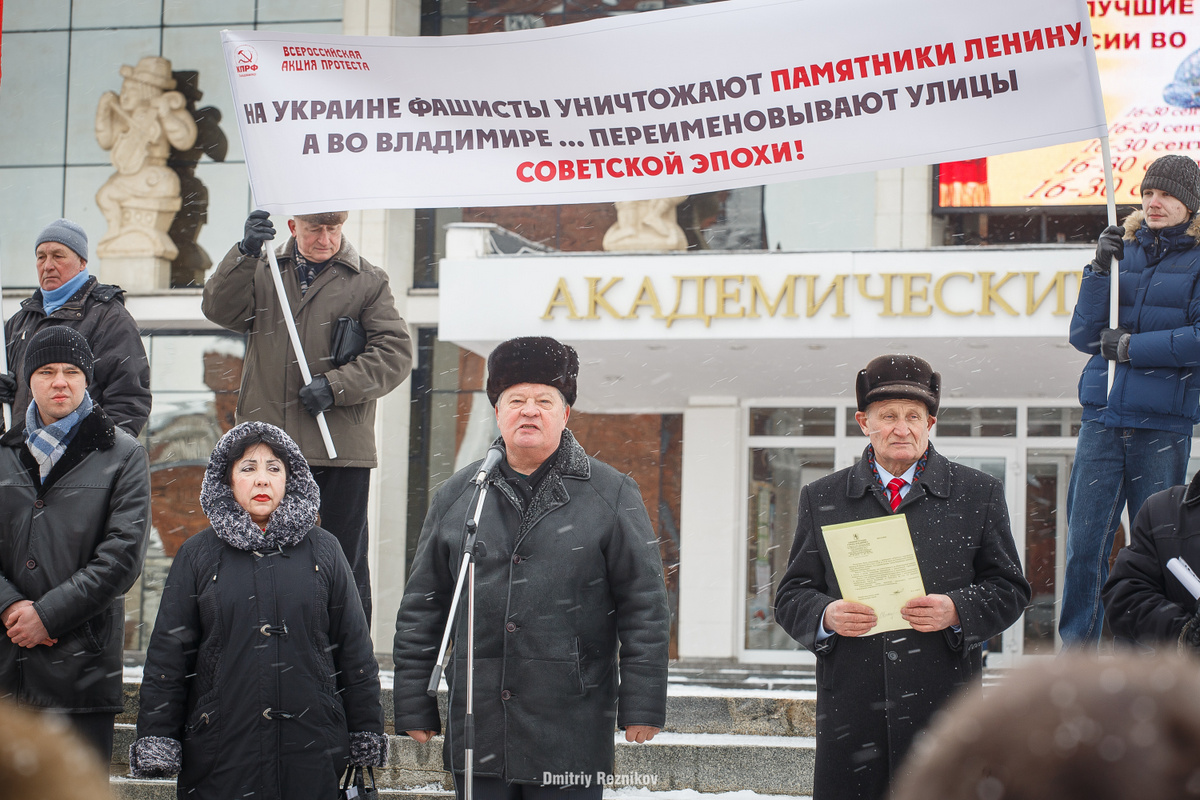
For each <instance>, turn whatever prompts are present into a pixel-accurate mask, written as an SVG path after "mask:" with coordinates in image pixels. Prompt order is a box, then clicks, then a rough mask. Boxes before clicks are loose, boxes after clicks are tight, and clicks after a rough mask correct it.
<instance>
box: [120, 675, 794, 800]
mask: <svg viewBox="0 0 1200 800" xmlns="http://www.w3.org/2000/svg"><path fill="white" fill-rule="evenodd" d="M670 681H671V685H670V690H669V694H668V698H667V727H666V729H665V730H664V731H663V732H661V733H660V734H658V735H657V736H656V737H655V738H654V740H653V741H652V742H650V743H649V744H644V745H636V744H629V743H627V742H625V740H624V736H623V735H620V734H618V735H617V739H616V742H617V747H616V765H615V769H614V773H615V775H616V776H617V778H618V780H619V781H621V782H622V783H621V784H620V785H614V786H612V787H611V788H610V790H609V791H606V795H607V796H612V797H620V798H621V800H631V799H632V798H671V797H673V795H670V794H664V793H670V792H676V791H678V790H689V789H690V790H693V791H696V792H705V793H730V792H745V791H750V792H754V793H756V794H760V795H790V796H793V797H795V796H807V795H809V794H811V792H812V771H813V755H814V740H813V736H814V734H815V727H814V714H815V710H816V693H815V684H814V677H813V673H812V669H811V668H804V667H786V668H781V667H761V668H758V667H753V666H747V665H741V664H731V663H729V662H682V663H680V664H673V665H672V666H671V673H670ZM383 683H384V687H385V688H384V692H383V695H384V696H383V707H384V710H385V712H384V713H385V716H386V728H387V731H388V733H389V734H392V733H393V729H392V692H391V688H390V685H391V676H390V674H385V676H384V678H383ZM137 692H138V683H137V682H136V681H132V680H127V682H126V684H125V711H124V713H122V714H121V715H120V716H119V717H118V718H117V731H116V741H115V746H114V755H113V764H112V776H113V777H112V787H113V790H114V794H115V795H116V796H117V797H119V798H127V799H128V800H134V799H135V798H136V800H170V798H174V797H175V782H174V781H173V780H142V779H134V778H130V777H128V776H129V761H128V750H129V744H130V743H131V742H132V741H133V738H134V735H135V732H134V722H135V720H136V718H137ZM442 705H443V718H444V716H445V693H444V692H443V694H442ZM375 777H376V781H377V782H378V785H379V787H380V795H381V797H387V798H404V800H444V798H450V797H453V786H452V784H451V783H450V779H449V776H448V775H447V773H445V772H444V771H443V770H442V738H441V737H440V736H439V737H436V738H435V739H434V740H433V741H431V742H429V743H427V744H418V743H417V742H415V741H413V740H412V739H410V738H409V737H407V736H404V735H403V734H401V735H400V736H396V735H394V734H393V735H392V736H391V742H390V753H389V757H388V766H387V767H386V768H384V769H382V770H376V771H375Z"/></svg>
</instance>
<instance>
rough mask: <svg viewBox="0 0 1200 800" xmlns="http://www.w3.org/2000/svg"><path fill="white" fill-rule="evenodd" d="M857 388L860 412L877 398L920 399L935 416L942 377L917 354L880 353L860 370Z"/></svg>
mask: <svg viewBox="0 0 1200 800" xmlns="http://www.w3.org/2000/svg"><path fill="white" fill-rule="evenodd" d="M854 390H855V394H856V395H858V410H859V411H866V410H867V406H869V405H871V403H874V402H875V401H876V400H917V401H920V402H922V403H924V404H925V405H926V406H927V407H928V408H929V415H930V416H931V417H936V416H937V412H938V406H939V405H940V404H941V398H942V376H941V375H940V374H939V373H937V372H934V371H933V367H931V366H929V362H928V361H926V360H925V359H923V358H919V357H917V356H909V355H889V356H879V357H877V358H873V359H871V363H870V364H867V367H866V369H864V370H861V371H860V372H859V373H858V380H857V382H856V383H855V387H854Z"/></svg>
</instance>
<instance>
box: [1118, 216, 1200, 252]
mask: <svg viewBox="0 0 1200 800" xmlns="http://www.w3.org/2000/svg"><path fill="white" fill-rule="evenodd" d="M1145 219H1146V212H1144V211H1134V212H1133V213H1132V214H1130V215H1129V216H1128V217H1126V218H1125V222H1124V223H1122V224H1123V225H1124V226H1125V235H1124V236H1123V237H1122V238H1123V239H1124V240H1125V241H1127V242H1132V241H1134V239H1135V238H1136V236H1137V232H1138V229H1139V228H1141V227H1142V222H1144V221H1145ZM1184 233H1185V234H1187V235H1188V236H1190V237H1192V238H1193V239H1195V240H1196V244H1198V245H1200V211H1198V212H1196V214H1194V215H1193V216H1192V224H1191V225H1189V226H1188V227H1187V230H1186V231H1184Z"/></svg>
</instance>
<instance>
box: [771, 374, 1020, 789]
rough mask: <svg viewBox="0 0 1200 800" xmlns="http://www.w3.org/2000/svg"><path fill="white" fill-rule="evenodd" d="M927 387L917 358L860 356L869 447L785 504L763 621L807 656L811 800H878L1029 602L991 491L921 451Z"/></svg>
mask: <svg viewBox="0 0 1200 800" xmlns="http://www.w3.org/2000/svg"><path fill="white" fill-rule="evenodd" d="M940 389H941V376H940V375H939V374H938V373H936V372H934V371H933V368H932V367H931V366H930V365H929V364H928V363H927V362H926V361H924V360H923V359H921V358H917V357H916V356H911V355H886V356H880V357H878V358H876V359H874V360H872V361H871V363H870V364H868V365H867V367H866V369H864V370H862V371H860V372H859V373H858V380H857V385H856V394H857V398H858V413H857V414H855V415H854V416H855V419H856V420H857V421H858V424H859V427H861V428H862V432H863V433H864V434H865V435H866V436H867V437H868V438H869V439H870V444H869V445H868V446H867V448H866V449H865V450H864V451H863V455H862V458H861V459H859V460H858V462H857V463H855V464H854V465H853V466H851V467H849V468H847V469H844V470H841V471H839V472H835V473H834V474H833V475H830V476H828V477H826V478H821V479H820V480H816V481H813V482H812V483H810V484H808V485H807V486H805V487H804V488H803V490H801V493H800V516H799V519H800V522H799V525H798V527H797V530H796V539H795V541H794V543H793V544H792V552H791V555H790V556H789V559H788V569H787V572H786V573H785V575H784V577H783V580H782V581H781V582H780V584H779V590H778V592H777V593H776V600H775V619H776V621H778V623H779V624H780V625H781V626H783V628H784V629H785V630H786V631H787V632H788V633H789V634H791V636H792V637H793V638H794V639H796V641H798V642H799V643H800V644H801V645H803V646H804V647H805V648H806V649H808V650H811V651H812V652H813V653H815V654H816V656H817V760H816V773H815V777H814V784H813V795H814V797H817V798H820V800H838V799H839V798H881V797H883V796H884V795H885V793H886V792H887V788H888V784H889V782H890V780H891V778H892V776H893V775H894V774H895V772H896V770H897V768H898V767H899V765H900V764H901V762H902V760H903V758H904V755H905V753H906V752H907V751H908V749H909V746H910V745H911V744H912V742H913V739H914V737H915V736H916V735H917V733H918V732H919V731H920V730H921V729H922V728H923V727H924V726H925V725H926V724H927V723H928V722H929V719H930V718H931V717H932V716H933V714H934V712H935V711H936V710H937V709H938V708H939V707H940V706H941V705H942V704H943V703H944V702H945V701H946V700H947V699H948V698H949V697H950V695H952V694H953V693H954V691H955V690H956V689H957V688H958V687H959V686H962V685H964V684H966V683H968V682H969V681H970V680H971V678H972V677H973V676H976V675H978V674H979V672H980V671H981V669H982V645H983V643H984V642H986V641H987V640H988V639H990V638H991V637H993V636H996V635H997V634H999V633H1001V632H1003V631H1004V630H1005V629H1006V628H1008V627H1009V626H1010V625H1012V624H1013V623H1014V622H1015V621H1016V620H1017V619H1018V618H1019V617H1020V615H1021V612H1022V610H1023V609H1024V608H1025V604H1026V603H1027V602H1028V601H1029V594H1030V590H1029V583H1028V582H1027V581H1026V580H1025V577H1024V575H1023V574H1022V570H1021V563H1020V560H1019V558H1018V555H1017V548H1016V545H1015V544H1014V542H1013V538H1012V533H1011V531H1010V530H1009V523H1008V507H1007V505H1006V504H1005V501H1004V487H1003V485H1002V484H1001V483H1000V481H998V480H996V479H995V478H993V477H991V476H989V475H987V474H985V473H982V472H979V471H978V470H974V469H971V468H969V467H964V466H962V465H960V464H956V463H954V462H952V461H950V460H949V459H947V458H946V457H945V456H943V455H941V454H939V453H938V452H937V451H936V450H935V449H934V448H933V446H932V445H931V444H929V434H930V431H931V430H932V429H933V425H934V423H935V422H936V416H937V410H938V404H939V399H940ZM897 517H899V518H902V520H901V519H897ZM901 521H902V522H903V523H904V524H903V525H901V524H900V522H901ZM870 522H874V523H875V524H869V523H870ZM846 523H860V524H858V525H852V526H845V524H846ZM837 526H845V527H837ZM831 528H832V530H831ZM914 561H915V568H914V567H913V566H912V564H913V562H914ZM835 564H837V565H840V571H839V569H838V568H835ZM847 565H849V566H850V568H849V569H847ZM906 567H907V569H906ZM847 572H849V573H850V574H846V573H847ZM914 580H915V581H916V583H915V586H914V583H913V581H914ZM851 584H853V590H851V589H850V588H848V587H849V586H850V585H851ZM906 592H908V593H907V594H906ZM868 598H869V602H860V601H858V600H859V599H861V600H864V601H866V600H868ZM871 603H874V605H871Z"/></svg>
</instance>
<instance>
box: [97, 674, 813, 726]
mask: <svg viewBox="0 0 1200 800" xmlns="http://www.w3.org/2000/svg"><path fill="white" fill-rule="evenodd" d="M139 686H140V684H138V683H136V682H134V681H126V683H125V710H124V711H123V712H122V713H121V714H120V715H119V716H118V717H117V722H119V723H128V724H135V723H136V722H137V709H138V688H139ZM382 700H383V709H384V729H385V730H387V731H388V732H389V733H392V732H393V731H394V728H393V724H392V690H391V687H389V686H386V685H385V687H384V689H383V698H382ZM439 703H440V705H441V711H442V719H445V718H446V692H445V691H442V692H441V693H440V695H439ZM815 715H816V692H815V691H813V690H792V691H784V690H780V689H775V690H768V689H744V690H743V689H724V688H709V687H707V686H696V685H692V684H680V683H671V684H670V685H669V687H668V693H667V728H666V729H667V730H669V731H674V732H676V733H736V734H748V735H754V736H814V735H815V733H816V728H815V723H814V720H815Z"/></svg>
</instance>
